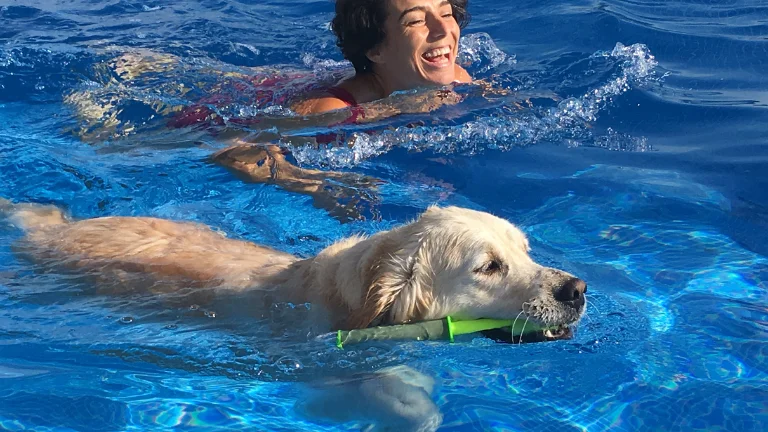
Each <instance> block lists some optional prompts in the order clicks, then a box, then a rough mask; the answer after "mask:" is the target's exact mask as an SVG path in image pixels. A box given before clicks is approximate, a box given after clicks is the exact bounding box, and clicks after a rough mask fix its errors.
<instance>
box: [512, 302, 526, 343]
mask: <svg viewBox="0 0 768 432" xmlns="http://www.w3.org/2000/svg"><path fill="white" fill-rule="evenodd" d="M524 313H525V303H523V310H521V311H520V313H519V314H517V316H516V317H515V320H514V321H512V342H514V341H515V333H514V332H515V324H517V319H518V318H520V315H522V314H524ZM520 336H521V337H522V334H521V335H520Z"/></svg>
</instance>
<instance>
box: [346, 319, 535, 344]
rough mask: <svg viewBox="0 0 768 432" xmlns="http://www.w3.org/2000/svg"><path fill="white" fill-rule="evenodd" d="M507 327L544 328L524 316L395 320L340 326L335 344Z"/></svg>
mask: <svg viewBox="0 0 768 432" xmlns="http://www.w3.org/2000/svg"><path fill="white" fill-rule="evenodd" d="M506 327H509V330H510V331H511V332H512V336H513V337H514V336H520V335H521V334H523V331H525V333H528V332H536V331H541V330H545V329H544V328H543V327H541V326H538V325H536V324H533V323H530V322H529V323H527V324H526V323H525V320H519V321H518V322H514V321H513V320H498V319H475V320H466V321H454V320H452V319H451V317H445V318H443V319H439V320H431V321H422V322H417V323H413V324H398V325H391V326H381V327H371V328H367V329H359V330H339V331H338V332H337V333H336V346H337V347H339V348H343V347H344V346H345V345H350V344H356V343H360V342H365V341H370V340H417V341H421V340H448V341H450V342H453V338H454V336H457V335H463V334H468V333H476V332H480V331H484V330H492V329H499V328H506Z"/></svg>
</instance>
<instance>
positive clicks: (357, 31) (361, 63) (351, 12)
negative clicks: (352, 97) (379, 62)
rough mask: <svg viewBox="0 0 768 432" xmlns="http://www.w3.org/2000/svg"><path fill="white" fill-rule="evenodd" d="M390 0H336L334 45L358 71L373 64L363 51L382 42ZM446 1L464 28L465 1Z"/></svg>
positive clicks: (467, 15)
mask: <svg viewBox="0 0 768 432" xmlns="http://www.w3.org/2000/svg"><path fill="white" fill-rule="evenodd" d="M387 1H389V0H336V16H334V17H333V21H331V29H332V30H333V33H334V34H335V35H336V45H338V47H339V48H341V53H342V54H343V55H344V58H345V59H347V60H349V61H350V62H352V66H354V67H355V71H356V72H357V73H365V72H370V71H371V67H372V66H373V63H372V62H371V60H369V59H368V57H367V56H366V53H367V52H368V51H370V50H371V49H373V48H375V47H376V46H378V45H379V44H380V43H382V42H383V41H384V38H385V37H386V34H385V33H384V22H385V21H386V19H387ZM468 1H469V0H448V3H450V4H451V8H452V9H453V18H454V19H455V20H456V23H457V24H458V25H459V28H461V29H463V28H464V27H466V26H467V24H469V13H468V12H467V2H468Z"/></svg>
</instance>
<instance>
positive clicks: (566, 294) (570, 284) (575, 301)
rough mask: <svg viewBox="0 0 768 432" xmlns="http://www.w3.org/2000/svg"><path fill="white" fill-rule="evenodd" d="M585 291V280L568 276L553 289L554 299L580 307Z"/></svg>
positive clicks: (582, 303) (582, 304)
mask: <svg viewBox="0 0 768 432" xmlns="http://www.w3.org/2000/svg"><path fill="white" fill-rule="evenodd" d="M586 293H587V283H586V282H584V281H583V280H581V279H579V278H570V279H568V280H567V281H565V283H563V284H562V285H561V286H560V288H559V289H558V290H557V291H555V300H557V301H559V302H563V303H566V304H568V305H570V306H573V307H575V308H580V307H582V306H584V294H586Z"/></svg>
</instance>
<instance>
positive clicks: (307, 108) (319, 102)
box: [291, 91, 351, 115]
mask: <svg viewBox="0 0 768 432" xmlns="http://www.w3.org/2000/svg"><path fill="white" fill-rule="evenodd" d="M348 106H351V104H349V103H347V101H345V100H343V99H340V98H339V97H337V96H334V95H333V94H331V93H328V92H327V91H323V92H317V93H315V94H313V95H309V96H307V97H306V98H305V99H303V100H300V101H298V102H296V103H294V104H293V106H292V107H291V108H292V109H293V111H294V112H295V113H296V114H299V115H309V114H319V113H323V112H326V111H333V110H337V109H342V108H346V107H348Z"/></svg>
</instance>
